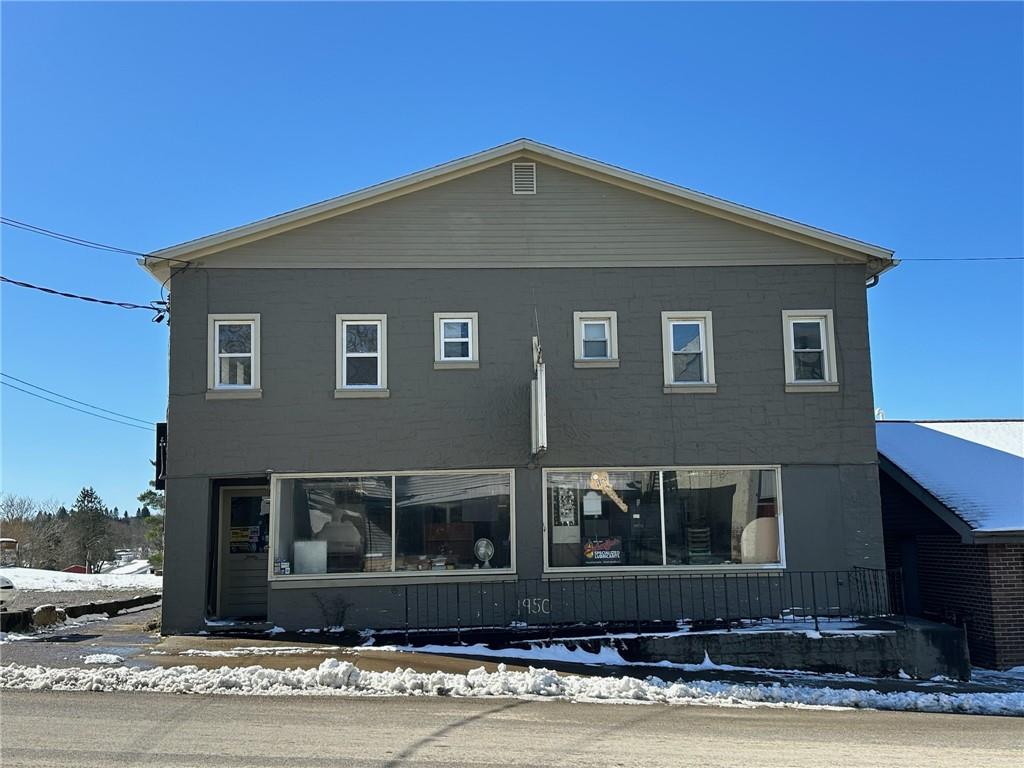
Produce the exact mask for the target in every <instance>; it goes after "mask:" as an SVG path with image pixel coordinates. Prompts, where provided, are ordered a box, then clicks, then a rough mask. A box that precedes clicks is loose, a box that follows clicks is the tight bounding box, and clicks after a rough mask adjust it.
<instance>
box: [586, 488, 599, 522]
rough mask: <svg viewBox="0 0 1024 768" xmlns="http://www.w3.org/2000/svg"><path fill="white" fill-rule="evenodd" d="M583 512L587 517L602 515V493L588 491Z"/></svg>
mask: <svg viewBox="0 0 1024 768" xmlns="http://www.w3.org/2000/svg"><path fill="white" fill-rule="evenodd" d="M583 514H584V515H586V516H587V517H600V516H601V494H600V493H598V492H597V491H587V492H586V494H584V496H583Z"/></svg>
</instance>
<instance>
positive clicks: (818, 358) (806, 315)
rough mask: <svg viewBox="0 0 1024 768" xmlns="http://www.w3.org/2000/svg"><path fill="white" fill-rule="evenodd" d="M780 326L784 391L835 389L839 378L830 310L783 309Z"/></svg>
mask: <svg viewBox="0 0 1024 768" xmlns="http://www.w3.org/2000/svg"><path fill="white" fill-rule="evenodd" d="M782 327H783V332H784V335H785V345H786V388H787V390H789V391H801V390H814V389H819V390H820V389H824V390H826V391H834V390H836V389H837V388H838V386H839V378H838V376H837V370H836V358H835V329H834V327H833V323H832V310H831V309H814V310H784V311H783V313H782Z"/></svg>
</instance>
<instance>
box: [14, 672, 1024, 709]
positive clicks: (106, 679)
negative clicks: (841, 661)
mask: <svg viewBox="0 0 1024 768" xmlns="http://www.w3.org/2000/svg"><path fill="white" fill-rule="evenodd" d="M0 688H19V689H31V690H61V691H159V692H165V693H200V694H201V693H214V694H240V695H260V696H330V695H342V696H396V695H412V696H444V695H447V696H466V697H491V696H499V697H517V698H528V699H538V698H539V699H545V698H562V699H568V700H571V701H581V702H583V701H589V702H609V703H643V704H656V703H660V704H684V705H703V706H724V707H758V706H767V707H815V708H823V707H828V708H831V707H838V708H843V707H853V708H868V709H886V710H907V711H918V712H956V713H965V714H987V715H1013V716H1024V693H1022V692H1006V693H953V694H947V693H922V692H919V691H913V692H895V693H881V692H878V691H863V690H852V689H848V688H811V687H806V686H799V685H779V684H773V685H763V684H759V685H751V684H736V683H728V682H719V681H704V680H702V681H693V682H674V683H667V682H665V681H663V680H661V679H659V678H657V677H648V678H647V679H646V680H639V679H637V678H633V677H579V676H576V675H561V674H559V673H557V672H553V671H551V670H548V669H533V668H531V669H529V670H528V671H526V672H510V671H508V670H507V669H506V668H505V666H504V665H499V666H498V669H497V671H496V672H487V671H486V670H485V669H484V668H483V667H480V668H478V669H473V670H470V671H469V672H468V673H467V674H454V673H448V672H416V671H414V670H411V669H402V668H398V669H396V670H394V671H392V672H371V671H367V670H361V669H359V668H357V667H356V666H354V665H353V664H351V663H349V662H347V661H338V660H337V659H333V658H332V659H326V660H325V661H324V662H323V663H321V664H320V666H319V667H317V668H315V669H284V670H278V669H267V668H265V667H259V666H252V667H240V668H231V667H221V668H220V669H200V668H198V667H194V666H185V667H167V668H163V667H161V668H156V669H137V668H130V667H124V666H121V667H110V666H97V667H93V668H91V669H84V668H62V669H51V668H46V667H29V666H22V665H18V664H11V665H8V666H3V667H0Z"/></svg>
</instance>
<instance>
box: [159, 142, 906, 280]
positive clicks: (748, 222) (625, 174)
mask: <svg viewBox="0 0 1024 768" xmlns="http://www.w3.org/2000/svg"><path fill="white" fill-rule="evenodd" d="M517 159H529V160H534V161H538V162H543V163H547V164H550V165H553V166H555V167H558V168H562V169H564V170H568V171H573V172H576V173H582V174H584V175H587V176H591V177H593V178H596V179H599V180H601V181H605V182H607V183H610V184H615V185H617V186H621V187H624V188H627V189H631V190H633V191H636V192H639V193H641V194H645V195H649V196H652V197H655V198H658V199H660V200H664V201H667V202H671V203H675V204H677V205H681V206H683V207H686V208H690V209H692V210H696V211H699V212H702V213H706V214H709V215H712V216H717V217H719V218H723V219H726V220H729V221H732V222H735V223H738V224H741V225H745V226H749V227H754V228H756V229H760V230H763V231H766V232H769V233H771V234H774V235H778V236H780V237H784V238H788V239H791V240H795V241H797V242H801V243H804V244H807V245H811V246H814V247H817V248H820V249H822V250H825V251H830V252H833V253H836V254H838V255H840V256H844V257H847V258H853V259H855V260H860V261H863V262H864V263H865V264H866V265H867V274H868V275H871V276H874V275H879V274H881V273H882V272H885V271H886V270H888V269H891V268H892V267H894V266H896V264H898V263H899V262H898V261H897V260H896V259H894V258H893V252H892V251H891V250H889V249H888V248H883V247H881V246H878V245H871V244H869V243H865V242H862V241H860V240H855V239H853V238H849V237H845V236H843V235H838V234H835V233H832V232H827V231H825V230H823V229H818V228H816V227H811V226H808V225H806V224H801V223H799V222H796V221H792V220H790V219H785V218H782V217H780V216H774V215H772V214H769V213H764V212H763V211H758V210H755V209H753V208H748V207H746V206H743V205H739V204H737V203H731V202H729V201H727V200H723V199H721V198H717V197H712V196H711V195H706V194H704V193H702V192H696V191H694V190H692V189H687V188H685V187H680V186H677V185H675V184H669V183H668V182H665V181H659V180H658V179H654V178H651V177H649V176H644V175H642V174H639V173H634V172H632V171H627V170H625V169H623V168H619V167H617V166H613V165H609V164H607V163H602V162H599V161H597V160H591V159H590V158H586V157H583V156H581V155H575V154H572V153H571V152H566V151H565V150H561V149H558V148H556V147H552V146H548V145H547V144H541V143H539V142H536V141H533V140H531V139H525V138H524V139H517V140H516V141H512V142H509V143H507V144H502V145H500V146H497V147H493V148H491V149H487V150H484V151H483V152H478V153H476V154H473V155H469V156H467V157H463V158H460V159H458V160H452V161H450V162H447V163H443V164H441V165H436V166H433V167H432V168H427V169H425V170H422V171H418V172H416V173H412V174H409V175H407V176H401V177H399V178H397V179H393V180H391V181H386V182H383V183H381V184H375V185H373V186H370V187H365V188H364V189H360V190H357V191H355V192H350V193H348V194H345V195H341V196H339V197H333V198H331V199H329V200H324V201H322V202H319V203H314V204H312V205H307V206H304V207H302V208H296V209H295V210H292V211H287V212H285V213H280V214H277V215H276V216H270V217H268V218H265V219H261V220H259V221H256V222H253V223H251V224H246V225H244V226H241V227H235V228H233V229H228V230H224V231H223V232H218V233H215V234H212V235H207V236H206V237H201V238H198V239H196V240H190V241H188V242H185V243H181V244H179V245H174V246H171V247H169V248H164V249H161V250H159V251H155V252H153V253H152V254H150V255H148V256H147V257H145V258H143V259H140V261H139V263H140V264H141V265H142V266H143V267H145V268H146V269H147V270H148V271H149V272H150V273H151V274H152V275H153V276H154V277H155V278H157V279H158V280H161V281H163V280H165V279H166V278H167V277H168V276H169V274H170V268H171V266H173V265H176V264H178V263H185V262H192V261H195V260H197V259H200V258H202V257H204V256H209V255H211V254H214V253H217V252H218V251H223V250H226V249H228V248H233V247H235V246H238V245H242V244H244V243H248V242H252V241H254V240H259V239H262V238H265V237H270V236H272V235H275V234H278V233H280V232H286V231H288V230H290V229H294V228H296V227H301V226H304V225H306V224H312V223H314V222H317V221H322V220H324V219H327V218H331V217H334V216H340V215H343V214H345V213H348V212H350V211H354V210H358V209H360V208H364V207H366V206H369V205H374V204H376V203H380V202H384V201H385V200H390V199H392V198H395V197H398V196H400V195H404V194H410V193H412V192H416V191H419V190H421V189H426V188H428V187H431V186H434V185H436V184H442V183H444V182H446V181H451V180H453V179H456V178H459V177H461V176H465V175H467V174H470V173H474V172H476V171H480V170H483V169H485V168H489V167H492V166H494V165H498V164H500V163H503V162H506V161H509V160H517Z"/></svg>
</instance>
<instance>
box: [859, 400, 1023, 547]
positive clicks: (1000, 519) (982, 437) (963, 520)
mask: <svg viewBox="0 0 1024 768" xmlns="http://www.w3.org/2000/svg"><path fill="white" fill-rule="evenodd" d="M875 432H876V435H877V439H878V453H879V458H880V462H881V467H882V469H883V470H884V471H886V473H887V474H889V475H890V477H892V478H893V479H894V480H896V481H897V482H898V483H900V485H902V486H903V487H904V488H906V490H908V491H909V492H910V493H911V494H913V495H914V496H916V497H917V498H918V500H920V501H921V502H922V503H924V504H925V506H927V507H929V508H930V509H931V510H932V511H933V512H934V513H935V514H937V515H938V516H939V517H940V518H942V519H943V520H944V521H945V522H946V523H947V524H949V525H950V526H951V527H952V528H953V529H954V530H957V531H958V532H959V533H960V534H961V536H962V537H963V538H964V539H965V540H967V541H975V542H980V541H983V540H986V539H992V538H995V537H999V538H1014V539H1019V538H1021V536H1022V535H1024V421H1011V420H1006V421H916V422H914V421H880V422H878V423H877V424H876V425H875ZM921 491H924V492H925V494H926V495H924V496H923V495H922V494H921ZM937 505H938V506H937Z"/></svg>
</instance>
